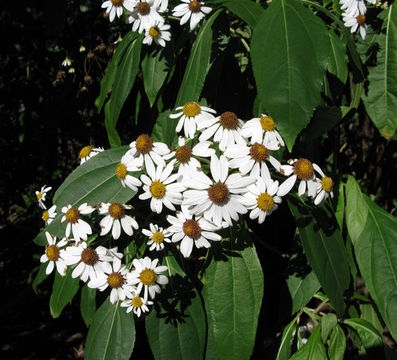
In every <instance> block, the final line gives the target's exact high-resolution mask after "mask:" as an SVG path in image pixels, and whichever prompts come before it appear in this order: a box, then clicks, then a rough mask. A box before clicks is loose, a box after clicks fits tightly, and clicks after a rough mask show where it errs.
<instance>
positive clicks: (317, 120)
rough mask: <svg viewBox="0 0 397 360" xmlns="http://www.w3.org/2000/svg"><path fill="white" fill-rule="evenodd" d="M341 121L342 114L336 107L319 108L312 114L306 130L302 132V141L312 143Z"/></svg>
mask: <svg viewBox="0 0 397 360" xmlns="http://www.w3.org/2000/svg"><path fill="white" fill-rule="evenodd" d="M341 119H342V112H341V110H340V108H339V107H337V106H330V107H326V106H320V107H318V108H317V109H316V111H315V112H314V114H313V118H312V120H311V121H310V123H309V125H308V126H307V128H306V129H305V130H304V138H303V141H307V142H309V141H312V140H314V139H316V138H318V137H320V136H321V135H323V134H326V133H327V132H328V131H329V130H331V129H332V128H333V127H334V126H335V125H336V124H337V123H338V122H339V121H340V120H341Z"/></svg>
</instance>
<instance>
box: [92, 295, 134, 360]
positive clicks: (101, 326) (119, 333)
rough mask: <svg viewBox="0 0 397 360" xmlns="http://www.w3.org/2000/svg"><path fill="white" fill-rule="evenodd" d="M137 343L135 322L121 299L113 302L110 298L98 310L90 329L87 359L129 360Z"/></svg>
mask: <svg viewBox="0 0 397 360" xmlns="http://www.w3.org/2000/svg"><path fill="white" fill-rule="evenodd" d="M134 343H135V323H134V316H133V314H132V313H129V314H127V312H126V308H121V307H120V304H119V301H118V302H117V303H116V304H113V305H112V304H111V303H110V301H109V298H107V299H106V300H105V302H104V303H103V304H102V305H101V307H100V308H99V309H98V310H97V311H96V313H95V315H94V318H93V320H92V323H91V326H90V328H89V330H88V334H87V341H86V344H85V352H84V359H85V360H105V359H106V360H115V359H117V360H128V359H129V358H130V356H131V353H132V350H133V348H134Z"/></svg>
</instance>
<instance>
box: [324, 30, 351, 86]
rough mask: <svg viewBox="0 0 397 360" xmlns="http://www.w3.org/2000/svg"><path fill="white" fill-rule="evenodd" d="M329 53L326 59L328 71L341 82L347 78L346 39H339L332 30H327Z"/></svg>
mask: <svg viewBox="0 0 397 360" xmlns="http://www.w3.org/2000/svg"><path fill="white" fill-rule="evenodd" d="M328 36H329V41H330V44H331V53H330V55H329V59H328V71H329V72H330V73H331V74H333V75H335V76H336V77H337V78H338V79H339V80H340V81H341V82H342V83H343V84H344V83H345V82H346V80H347V74H348V69H347V60H348V59H347V55H346V39H345V38H342V39H339V38H338V36H337V35H336V34H335V32H334V31H333V30H330V31H329V32H328Z"/></svg>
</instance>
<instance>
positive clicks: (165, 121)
mask: <svg viewBox="0 0 397 360" xmlns="http://www.w3.org/2000/svg"><path fill="white" fill-rule="evenodd" d="M169 114H170V111H165V112H163V113H161V114H159V116H158V117H157V120H156V123H155V124H154V127H153V132H152V139H153V141H161V142H164V143H166V144H167V145H168V146H169V147H170V148H171V149H172V147H173V146H174V145H176V144H177V143H178V134H177V133H176V132H175V128H176V125H177V124H178V120H179V119H171V118H170V117H169V116H168V115H169Z"/></svg>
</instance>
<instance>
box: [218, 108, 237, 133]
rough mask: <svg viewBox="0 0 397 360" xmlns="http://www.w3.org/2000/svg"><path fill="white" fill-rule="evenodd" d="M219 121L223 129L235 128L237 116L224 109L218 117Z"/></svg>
mask: <svg viewBox="0 0 397 360" xmlns="http://www.w3.org/2000/svg"><path fill="white" fill-rule="evenodd" d="M219 122H220V124H221V125H222V127H223V128H225V129H229V130H232V129H236V128H237V125H238V117H237V115H236V114H235V113H234V112H231V111H226V112H224V113H223V114H221V116H220V117H219Z"/></svg>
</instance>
